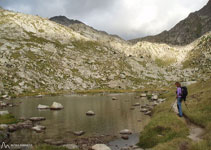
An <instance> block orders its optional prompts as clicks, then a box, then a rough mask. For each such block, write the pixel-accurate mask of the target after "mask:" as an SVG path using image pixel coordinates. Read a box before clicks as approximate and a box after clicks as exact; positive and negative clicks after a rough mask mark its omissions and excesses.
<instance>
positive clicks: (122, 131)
mask: <svg viewBox="0 0 211 150" xmlns="http://www.w3.org/2000/svg"><path fill="white" fill-rule="evenodd" d="M119 133H120V134H132V131H130V130H128V129H124V130H121V131H120V132H119Z"/></svg>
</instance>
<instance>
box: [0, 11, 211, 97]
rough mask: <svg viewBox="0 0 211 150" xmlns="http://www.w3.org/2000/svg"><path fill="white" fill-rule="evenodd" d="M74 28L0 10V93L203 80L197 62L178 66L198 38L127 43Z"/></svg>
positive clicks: (119, 87)
mask: <svg viewBox="0 0 211 150" xmlns="http://www.w3.org/2000/svg"><path fill="white" fill-rule="evenodd" d="M73 25H74V24H73ZM75 25H77V26H78V24H77V23H75ZM78 30H81V31H84V32H85V31H86V34H84V33H81V32H80V31H78ZM78 30H74V29H73V28H71V27H69V26H68V27H67V26H64V25H60V24H57V23H55V22H52V21H50V20H48V19H44V18H41V17H38V16H32V15H26V14H22V13H15V12H11V11H7V10H4V9H0V33H1V34H0V81H1V82H0V94H1V95H11V96H17V95H28V94H29V93H38V94H39V93H40V94H42V93H56V92H58V91H75V90H87V89H140V88H145V87H153V88H155V86H161V87H163V86H165V85H168V84H169V83H171V82H172V81H175V80H182V81H190V80H195V79H197V77H198V76H200V78H203V75H199V74H196V69H197V66H196V67H194V66H193V67H186V68H183V69H181V68H182V67H183V60H184V59H185V58H186V56H188V55H189V53H190V52H192V49H197V47H199V46H200V45H199V44H198V43H200V42H201V40H203V37H202V38H201V39H198V40H196V41H195V42H193V43H191V44H189V45H187V46H181V47H178V46H177V47H176V46H169V45H167V44H157V43H150V42H138V43H136V44H134V45H132V44H130V43H128V42H125V41H124V40H121V39H120V38H118V37H113V36H110V35H108V34H105V35H104V33H101V32H100V33H95V32H98V31H96V30H95V32H93V30H94V29H93V30H91V29H87V30H84V29H81V28H79V29H78ZM101 34H103V35H102V36H101ZM95 35H96V37H98V38H96V37H95ZM208 36H210V34H208ZM105 37H106V38H105ZM108 40H109V42H108ZM208 44H209V43H208ZM208 51H210V50H208ZM208 58H210V56H208ZM158 83H159V84H158Z"/></svg>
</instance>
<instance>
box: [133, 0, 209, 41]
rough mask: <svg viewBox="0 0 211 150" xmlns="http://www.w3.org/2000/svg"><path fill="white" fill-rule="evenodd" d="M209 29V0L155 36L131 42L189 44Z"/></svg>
mask: <svg viewBox="0 0 211 150" xmlns="http://www.w3.org/2000/svg"><path fill="white" fill-rule="evenodd" d="M210 30H211V0H209V2H208V3H207V5H206V6H204V7H203V8H202V9H200V10H199V11H196V12H194V13H191V14H190V15H189V16H188V17H187V18H186V19H184V20H182V21H181V22H179V23H178V24H176V25H175V26H174V27H173V28H172V29H170V30H169V31H163V32H162V33H160V34H158V35H155V36H147V37H144V38H139V39H134V40H131V42H134V43H136V42H138V41H149V42H155V43H167V44H172V45H186V44H190V43H191V42H193V41H194V40H196V39H197V38H199V37H200V36H202V35H203V34H205V33H207V32H208V31H210Z"/></svg>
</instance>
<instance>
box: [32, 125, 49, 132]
mask: <svg viewBox="0 0 211 150" xmlns="http://www.w3.org/2000/svg"><path fill="white" fill-rule="evenodd" d="M45 129H46V127H45V126H41V125H36V126H34V127H32V130H34V131H36V132H38V133H40V132H43V131H44V130H45Z"/></svg>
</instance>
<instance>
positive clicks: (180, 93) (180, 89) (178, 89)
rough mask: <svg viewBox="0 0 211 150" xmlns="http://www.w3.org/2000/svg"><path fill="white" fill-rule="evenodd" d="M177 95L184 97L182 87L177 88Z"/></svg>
mask: <svg viewBox="0 0 211 150" xmlns="http://www.w3.org/2000/svg"><path fill="white" fill-rule="evenodd" d="M177 97H182V88H181V87H178V88H177Z"/></svg>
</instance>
